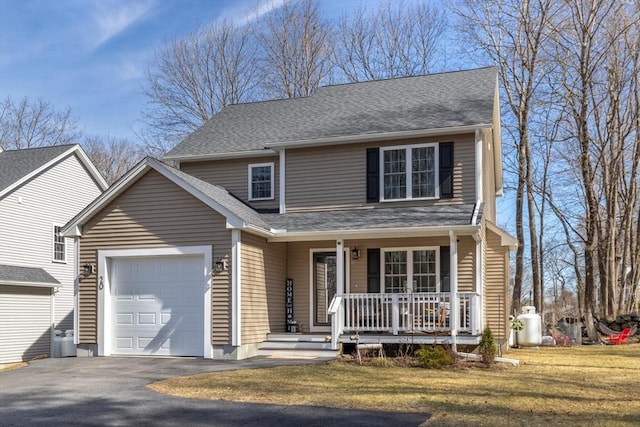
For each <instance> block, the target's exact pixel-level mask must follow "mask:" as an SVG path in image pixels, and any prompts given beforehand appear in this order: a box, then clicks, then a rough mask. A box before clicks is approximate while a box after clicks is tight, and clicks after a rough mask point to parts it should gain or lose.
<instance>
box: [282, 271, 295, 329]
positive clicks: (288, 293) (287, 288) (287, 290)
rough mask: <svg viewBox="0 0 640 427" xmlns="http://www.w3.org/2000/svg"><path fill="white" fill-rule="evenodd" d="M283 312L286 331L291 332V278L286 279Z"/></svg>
mask: <svg viewBox="0 0 640 427" xmlns="http://www.w3.org/2000/svg"><path fill="white" fill-rule="evenodd" d="M285 295H286V301H285V305H284V307H285V314H286V316H287V317H286V319H287V332H291V325H292V323H293V280H291V279H287V283H286V286H285Z"/></svg>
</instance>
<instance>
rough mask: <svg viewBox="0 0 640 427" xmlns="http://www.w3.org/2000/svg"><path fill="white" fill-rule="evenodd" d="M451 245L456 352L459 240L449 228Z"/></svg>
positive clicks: (451, 318)
mask: <svg viewBox="0 0 640 427" xmlns="http://www.w3.org/2000/svg"><path fill="white" fill-rule="evenodd" d="M449 247H450V248H451V250H450V257H451V258H450V263H451V271H450V273H449V274H450V276H451V277H450V289H449V292H450V293H451V296H450V298H449V299H450V308H449V311H450V313H449V315H450V320H449V322H450V325H449V326H450V327H451V350H453V352H454V353H457V352H458V346H457V340H456V335H457V334H458V321H459V319H460V316H459V314H458V312H459V310H460V304H459V302H458V240H457V236H456V233H455V232H454V231H453V230H449Z"/></svg>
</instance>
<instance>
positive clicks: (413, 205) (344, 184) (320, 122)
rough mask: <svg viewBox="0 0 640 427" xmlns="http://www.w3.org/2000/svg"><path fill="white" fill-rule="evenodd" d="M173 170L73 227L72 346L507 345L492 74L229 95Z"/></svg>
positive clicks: (147, 179) (237, 349) (114, 197)
mask: <svg viewBox="0 0 640 427" xmlns="http://www.w3.org/2000/svg"><path fill="white" fill-rule="evenodd" d="M164 161H165V162H164V163H163V162H160V161H157V160H154V159H150V158H147V159H145V160H143V161H142V162H140V163H139V164H138V165H137V166H135V167H134V168H133V169H132V170H131V171H129V172H128V173H127V174H126V175H125V176H124V177H123V178H122V179H121V180H119V181H118V182H117V183H116V184H114V185H113V186H112V187H111V188H110V189H109V190H108V191H107V192H105V193H104V194H103V195H102V196H100V197H99V198H98V199H96V200H95V201H94V202H93V203H91V204H90V205H89V206H88V207H87V208H86V209H85V210H84V211H82V212H81V213H80V214H79V215H78V216H77V217H76V218H74V219H73V220H72V221H70V223H69V224H67V226H66V227H65V230H64V232H65V233H66V235H68V236H75V237H76V238H77V239H79V247H80V249H79V250H80V264H81V265H85V264H87V265H95V267H96V269H95V273H94V274H91V275H89V276H87V277H82V278H81V279H80V285H79V293H80V295H79V301H80V303H79V318H80V325H79V343H80V345H79V351H80V352H84V353H85V354H98V355H112V354H152V355H183V356H203V357H206V358H244V357H250V356H253V355H256V354H267V353H268V351H267V350H266V349H268V348H270V347H286V346H287V345H290V346H291V347H304V345H303V344H302V343H300V342H296V341H302V340H307V341H314V340H319V341H321V342H324V341H325V337H330V339H329V340H328V341H329V342H328V343H323V344H322V345H323V346H325V347H330V348H332V349H334V350H336V349H338V348H339V345H340V343H344V342H352V341H353V340H354V339H356V340H359V341H360V342H363V341H365V340H375V341H376V342H383V343H384V342H388V343H403V342H404V343H407V342H413V343H430V342H431V343H433V342H439V343H443V342H447V343H450V344H451V345H453V346H454V348H455V347H456V346H457V345H462V344H464V345H472V346H473V345H477V344H478V342H479V336H480V334H481V332H482V330H483V328H484V327H485V326H490V327H491V328H492V330H493V332H494V334H495V335H496V336H497V337H498V339H499V340H500V342H501V343H504V342H506V336H507V313H508V306H509V301H508V299H507V293H508V292H507V291H508V277H509V249H510V248H513V247H514V246H515V240H514V239H513V238H512V237H511V236H509V235H508V234H507V233H505V232H504V231H502V230H501V229H500V228H499V227H498V226H497V225H496V196H498V195H500V194H501V193H502V185H503V184H502V158H501V141H500V114H499V102H498V86H497V73H496V70H495V68H483V69H476V70H470V71H460V72H451V73H442V74H433V75H426V76H418V77H407V78H398V79H390V80H382V81H370V82H365V83H353V84H344V85H335V86H328V87H323V88H320V89H318V90H317V91H316V93H315V94H314V95H312V96H309V97H306V98H297V99H286V100H273V101H265V102H255V103H246V104H238V105H231V106H229V107H226V108H224V109H223V110H222V111H221V112H220V113H219V114H217V115H216V116H214V117H213V118H212V119H211V120H210V121H208V122H207V123H205V124H204V125H203V126H202V127H201V128H200V129H198V130H197V131H195V132H194V133H193V134H191V135H190V136H188V137H187V138H186V139H185V140H184V141H183V142H182V143H180V144H179V145H178V146H176V147H175V148H174V149H173V150H172V151H171V152H170V153H168V155H167V156H166V157H165V159H164ZM292 331H296V332H297V333H296V334H291V333H290V332H292ZM286 333H289V334H288V335H285V334H286ZM354 335H355V338H354ZM276 340H281V341H282V342H280V343H278V345H275V343H274V341H276ZM291 341H294V342H292V343H290V344H287V342H291Z"/></svg>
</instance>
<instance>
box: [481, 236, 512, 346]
mask: <svg viewBox="0 0 640 427" xmlns="http://www.w3.org/2000/svg"><path fill="white" fill-rule="evenodd" d="M485 230H486V231H485V232H486V242H487V243H486V258H485V274H486V280H485V283H486V285H485V301H486V305H485V319H486V323H485V325H488V326H489V327H490V328H491V331H492V332H493V335H494V337H496V338H498V339H500V340H501V342H504V340H505V339H506V337H507V333H508V329H507V328H508V315H507V313H508V310H509V298H508V291H509V249H508V248H507V247H505V246H502V245H501V239H500V236H498V235H497V234H496V233H494V232H492V231H491V230H489V229H486V228H485Z"/></svg>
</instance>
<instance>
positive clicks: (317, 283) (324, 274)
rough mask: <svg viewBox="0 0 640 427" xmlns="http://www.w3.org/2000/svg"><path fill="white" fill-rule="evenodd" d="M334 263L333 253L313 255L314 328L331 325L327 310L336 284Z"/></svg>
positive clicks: (335, 258)
mask: <svg viewBox="0 0 640 427" xmlns="http://www.w3.org/2000/svg"><path fill="white" fill-rule="evenodd" d="M336 261H337V257H336V253H335V252H315V253H314V254H313V297H314V304H313V305H314V307H313V309H314V312H313V323H314V325H315V326H328V325H330V324H331V319H330V317H329V314H328V311H329V310H328V309H329V304H331V300H332V299H333V297H334V296H335V294H336V289H337V284H338V280H337V275H336V267H337V266H336Z"/></svg>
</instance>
